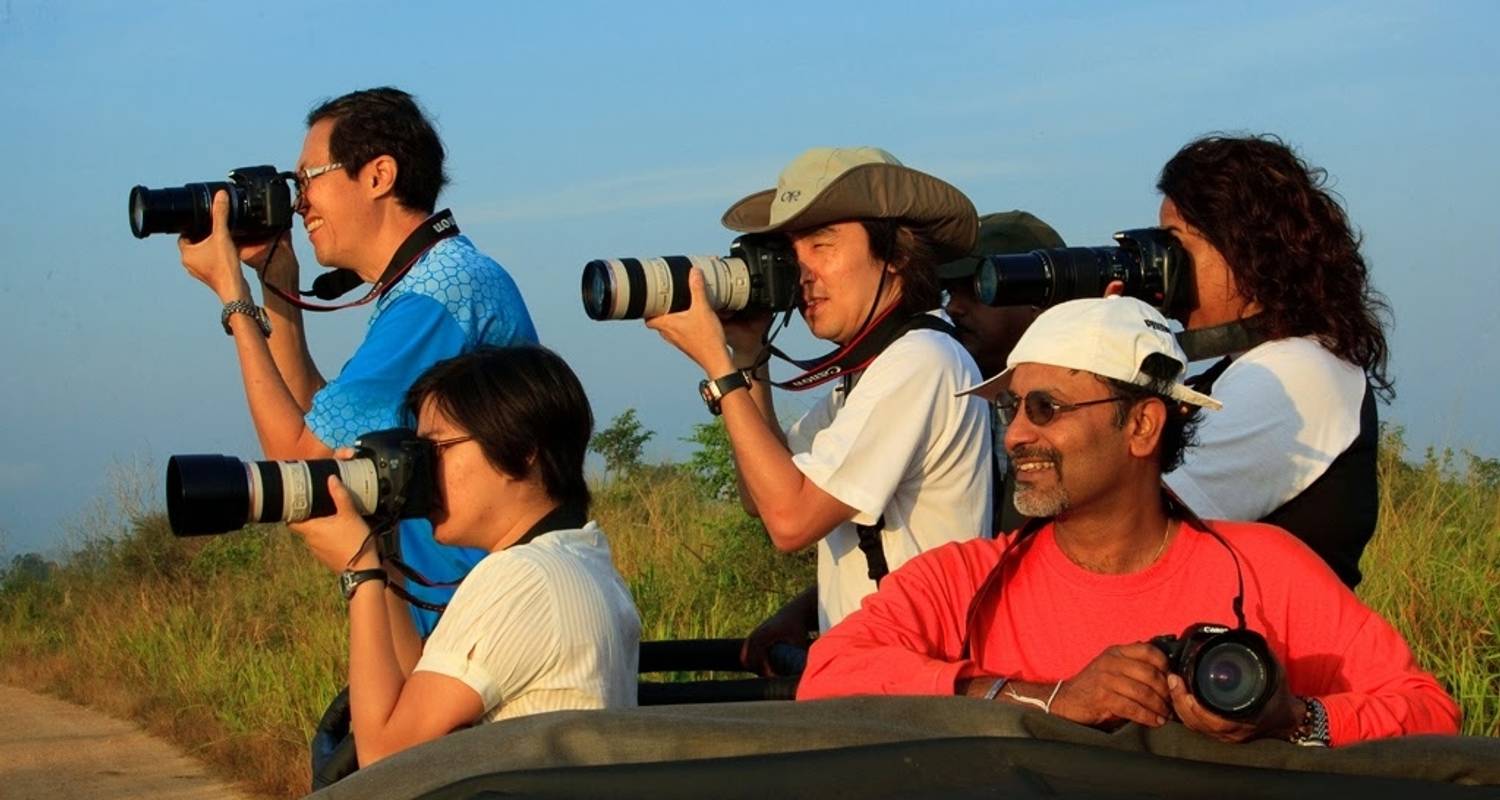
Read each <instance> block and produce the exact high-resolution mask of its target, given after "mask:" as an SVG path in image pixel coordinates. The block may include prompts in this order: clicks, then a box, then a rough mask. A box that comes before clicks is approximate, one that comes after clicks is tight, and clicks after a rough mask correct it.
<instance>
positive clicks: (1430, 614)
mask: <svg viewBox="0 0 1500 800" xmlns="http://www.w3.org/2000/svg"><path fill="white" fill-rule="evenodd" d="M713 434H714V432H713V431H710V430H707V429H700V431H699V434H698V435H699V436H700V437H701V438H702V440H701V441H699V444H700V445H722V442H721V441H710V440H711V439H713ZM1402 452H1404V449H1403V446H1402V442H1401V440H1400V432H1399V431H1392V432H1389V433H1387V435H1386V437H1385V440H1384V442H1383V448H1382V453H1383V456H1382V461H1381V473H1380V474H1381V517H1380V528H1379V530H1378V532H1377V533H1376V536H1375V539H1374V541H1373V542H1372V543H1371V544H1370V547H1369V549H1368V550H1367V551H1366V553H1365V557H1364V562H1363V564H1362V567H1363V570H1364V573H1365V576H1366V578H1365V581H1364V583H1363V584H1362V585H1361V586H1360V589H1359V594H1360V595H1361V597H1362V598H1363V599H1364V601H1365V602H1366V603H1368V604H1369V605H1371V606H1373V607H1374V608H1375V609H1376V610H1378V611H1379V612H1381V613H1382V614H1384V615H1385V616H1386V617H1387V618H1388V619H1390V620H1391V621H1392V622H1393V623H1394V624H1395V625H1396V627H1397V628H1399V629H1400V630H1401V631H1402V633H1404V634H1405V635H1406V637H1407V639H1408V641H1409V642H1410V643H1411V645H1412V647H1413V649H1414V650H1415V652H1416V655H1417V658H1418V660H1419V661H1420V662H1421V663H1422V664H1423V665H1424V666H1425V667H1426V668H1427V669H1429V670H1431V671H1432V672H1433V673H1435V674H1436V675H1437V676H1438V678H1439V679H1440V680H1441V681H1442V682H1443V683H1444V685H1446V686H1447V687H1448V689H1449V691H1451V692H1452V693H1453V694H1454V696H1455V697H1457V698H1458V700H1459V702H1460V704H1461V705H1462V706H1463V711H1464V732H1465V733H1467V734H1473V735H1486V736H1500V463H1497V462H1495V461H1493V460H1488V459H1479V458H1475V457H1473V456H1469V455H1466V454H1459V455H1457V456H1455V455H1454V454H1452V453H1448V452H1429V453H1428V454H1427V456H1426V457H1425V458H1424V459H1422V460H1421V461H1420V463H1408V462H1405V461H1402V460H1401V459H1400V458H1399V457H1398V454H1400V453H1402ZM725 469H726V462H725V460H724V458H723V454H722V450H721V449H720V450H717V451H716V450H714V449H713V447H712V446H711V447H709V448H708V449H707V450H705V451H700V452H699V454H697V455H696V456H695V457H694V459H693V460H692V461H691V462H689V463H687V464H666V465H656V466H652V465H645V466H639V465H632V466H630V467H629V468H628V469H619V470H616V471H615V473H614V477H613V479H611V480H609V481H605V482H603V483H602V484H601V485H599V486H597V487H596V489H595V507H594V516H595V517H596V518H597V519H598V520H599V521H600V524H601V525H602V526H603V527H604V529H605V531H606V532H607V533H608V535H609V537H610V541H611V546H612V548H613V552H614V557H615V562H616V564H617V566H618V567H619V569H620V572H621V573H622V574H623V575H624V576H625V577H626V580H627V581H628V582H629V584H630V587H631V589H632V591H633V592H634V595H635V598H636V603H637V605H638V607H639V609H640V612H641V618H642V626H643V638H646V639H668V638H695V637H720V636H737V635H743V634H745V633H746V632H748V631H749V630H750V629H751V628H752V627H753V626H754V625H755V623H757V622H758V621H759V620H761V619H763V618H764V617H766V616H767V615H768V614H770V613H771V612H772V611H774V610H775V609H776V608H777V607H778V606H779V604H780V603H781V601H783V600H784V599H786V598H789V597H791V596H792V595H794V594H796V593H797V592H798V591H799V590H801V589H803V588H805V587H807V586H810V585H812V582H813V574H814V565H813V560H812V557H811V554H810V553H803V554H798V555H795V556H787V555H782V554H779V553H777V552H776V551H775V550H774V549H773V548H772V547H771V546H770V544H769V542H768V540H767V538H766V536H765V534H764V532H763V531H762V530H761V528H760V526H759V524H758V523H757V522H755V521H754V520H751V519H749V518H748V517H746V516H745V515H744V513H743V512H742V511H741V510H740V509H739V507H738V504H737V503H735V502H734V501H733V500H732V499H731V498H730V497H729V496H728V493H727V492H726V491H725V489H726V473H725ZM95 516H96V517H98V519H97V520H96V521H95V523H94V524H93V525H92V528H93V529H92V530H89V531H87V533H88V537H87V540H86V541H85V542H83V543H82V545H81V546H80V547H79V549H77V550H76V551H75V552H73V553H72V554H70V555H69V556H68V557H67V558H66V559H65V560H64V561H63V563H61V564H52V563H49V562H46V561H43V560H41V559H39V558H37V557H34V556H26V557H16V558H15V559H13V560H12V562H11V564H10V565H9V567H8V568H7V569H6V570H5V572H4V573H3V577H0V680H3V681H5V682H7V683H11V684H15V685H19V686H24V687H27V688H32V689H35V690H39V691H44V692H48V693H51V694H55V695H58V696H61V697H64V698H67V699H71V700H75V701H78V702H81V703H86V704H89V705H92V706H95V707H98V708H101V709H103V710H105V711H107V712H110V713H113V714H116V715H119V716H124V717H129V718H134V719H137V720H140V721H141V722H142V723H143V724H144V725H145V726H146V727H147V728H148V729H150V730H152V731H154V732H156V733H159V734H161V735H163V736H165V737H167V738H169V739H171V740H173V741H175V742H176V743H177V744H179V745H181V746H182V747H183V748H185V749H186V750H187V751H188V752H190V753H192V754H193V755H196V756H198V757H200V758H202V759H204V760H206V761H208V762H210V763H212V764H214V765H215V766H216V767H217V768H218V769H219V771H220V772H221V773H223V774H225V775H227V776H229V777H232V778H236V779H240V780H242V781H244V782H245V783H246V784H247V785H249V786H251V787H253V788H254V789H256V790H258V791H261V792H264V793H266V794H269V795H275V796H286V797H296V796H301V795H302V794H304V793H305V791H306V789H307V786H308V782H309V779H310V778H309V775H310V773H309V766H308V751H307V742H308V737H309V735H310V733H311V730H312V728H313V726H314V724H315V722H316V720H317V718H318V716H319V715H320V714H321V713H322V710H323V708H324V706H325V705H326V703H327V702H328V700H329V699H330V698H331V697H332V695H333V694H334V692H336V691H337V690H338V688H339V687H341V686H342V685H343V683H344V678H345V665H346V651H345V643H346V639H345V637H346V634H347V629H346V623H345V616H344V604H343V601H342V599H341V598H340V597H339V594H338V590H337V588H336V586H335V580H334V579H333V577H332V576H331V575H330V573H329V572H328V571H327V570H326V569H324V568H323V567H322V566H320V565H319V564H317V563H316V562H315V561H314V560H313V559H312V558H311V557H310V556H309V555H308V554H307V553H306V552H305V551H304V549H303V547H302V546H301V544H300V543H299V542H298V541H297V540H296V538H295V537H294V536H292V535H291V534H289V533H288V532H287V531H285V530H284V529H282V528H281V527H279V526H266V527H260V528H254V529H250V530H246V531H242V532H239V533H235V534H231V535H225V536H217V537H210V538H205V539H199V540H178V539H175V538H174V537H173V536H172V534H171V532H170V531H169V530H168V529H167V524H166V519H165V517H164V515H162V514H161V513H160V512H156V511H152V510H150V508H149V507H147V506H145V505H142V504H140V502H139V497H138V496H136V497H122V498H119V502H117V503H116V504H115V507H113V508H112V509H111V513H105V514H96V515H95Z"/></svg>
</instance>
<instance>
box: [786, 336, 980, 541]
mask: <svg viewBox="0 0 1500 800" xmlns="http://www.w3.org/2000/svg"><path fill="white" fill-rule="evenodd" d="M943 335H944V334H940V333H930V332H926V331H922V332H918V333H913V334H908V335H906V336H903V337H901V339H899V340H897V341H896V342H894V343H892V344H891V346H890V347H889V348H887V351H886V353H884V354H882V357H881V358H880V359H877V360H876V361H875V362H874V363H873V364H871V365H870V367H869V369H866V370H865V371H864V374H863V375H862V376H861V377H860V379H859V382H858V383H857V384H855V386H854V389H853V390H852V391H851V392H849V396H848V399H847V400H846V401H845V403H844V406H843V408H840V409H838V411H837V414H836V415H835V416H834V417H833V419H832V420H831V421H828V422H827V424H826V426H824V427H823V428H822V429H821V430H819V431H818V432H817V433H816V435H814V436H813V437H812V440H811V442H810V443H809V445H808V446H807V447H806V449H804V450H802V451H801V452H795V451H796V449H797V448H796V447H795V445H794V455H793V456H792V463H793V464H795V465H796V466H797V468H798V469H800V470H802V473H803V474H804V475H806V476H807V478H808V480H810V481H812V482H813V483H814V484H816V485H817V486H818V488H820V489H822V490H823V491H825V492H827V493H828V494H830V495H832V496H833V497H835V498H837V499H838V500H839V501H840V502H842V503H844V504H845V505H848V506H850V507H852V508H854V509H855V512H856V513H855V515H854V517H853V521H854V522H855V524H858V525H873V524H874V523H875V521H876V520H878V519H880V515H881V513H882V512H883V511H884V509H885V507H886V504H887V503H888V502H890V499H891V496H892V495H893V494H894V493H895V492H896V487H897V486H898V485H899V484H900V483H901V480H902V478H903V476H905V475H906V473H907V471H908V469H909V467H910V465H911V463H912V461H913V459H917V458H921V457H923V456H924V455H925V453H926V451H927V443H928V440H929V438H930V436H931V433H930V431H929V428H930V426H931V425H932V417H933V409H934V408H936V407H937V405H938V400H939V398H942V399H948V396H951V395H952V393H953V391H954V389H953V384H954V383H955V381H954V380H953V378H952V376H951V375H950V374H949V373H948V372H947V371H945V370H942V369H911V368H910V366H911V364H912V362H913V360H919V361H925V360H929V359H930V360H934V361H935V360H937V359H938V358H939V355H938V354H936V353H928V352H926V351H928V350H934V349H935V348H937V347H939V346H941V345H939V344H938V343H936V342H934V341H932V337H935V336H943ZM944 393H946V395H945V394H944ZM827 405H829V406H831V405H832V401H831V400H830V401H828V403H827ZM826 412H827V409H826V408H825V407H823V406H819V407H817V408H815V409H813V410H812V411H810V412H808V414H809V416H812V415H813V414H826ZM819 421H822V420H819ZM802 424H803V423H802V422H799V423H798V425H799V426H801V425H802ZM788 442H789V443H791V442H793V439H792V437H791V436H789V437H788Z"/></svg>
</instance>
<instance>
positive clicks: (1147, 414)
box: [1126, 398, 1167, 458]
mask: <svg viewBox="0 0 1500 800" xmlns="http://www.w3.org/2000/svg"><path fill="white" fill-rule="evenodd" d="M1129 413H1130V416H1129V418H1128V419H1127V425H1126V436H1127V438H1128V439H1129V441H1130V454H1131V455H1133V456H1136V457H1137V458H1145V457H1147V456H1150V455H1151V454H1152V453H1154V452H1156V448H1157V445H1158V444H1159V443H1160V442H1161V434H1162V430H1163V429H1164V428H1165V427H1166V424H1167V406H1166V403H1163V402H1162V401H1161V400H1159V399H1157V398H1151V399H1149V400H1146V401H1144V402H1140V403H1136V404H1135V406H1134V407H1133V408H1131V409H1130V412H1129Z"/></svg>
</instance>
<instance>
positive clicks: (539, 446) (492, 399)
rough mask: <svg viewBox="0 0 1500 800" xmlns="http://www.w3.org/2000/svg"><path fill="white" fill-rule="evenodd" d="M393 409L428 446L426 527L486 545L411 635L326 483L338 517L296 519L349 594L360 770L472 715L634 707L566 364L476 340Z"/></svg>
mask: <svg viewBox="0 0 1500 800" xmlns="http://www.w3.org/2000/svg"><path fill="white" fill-rule="evenodd" d="M407 408H408V410H409V411H410V413H411V414H412V415H414V416H415V418H416V420H417V435H418V436H420V437H422V438H424V439H427V440H429V441H431V442H432V444H433V448H434V451H435V453H436V464H435V470H434V471H435V476H434V480H435V483H436V487H437V496H438V508H437V510H435V511H434V512H433V514H432V515H431V520H432V524H433V535H434V537H435V538H436V539H437V540H438V541H439V542H441V543H443V544H446V545H456V546H465V547H476V548H481V549H484V550H487V551H489V553H490V555H488V556H486V557H485V558H484V559H483V560H481V561H480V562H479V563H478V564H477V565H476V566H475V567H474V569H473V570H472V571H471V572H470V573H469V574H468V576H467V577H466V578H465V579H464V581H463V583H462V585H460V586H459V588H458V590H457V592H455V593H454V595H453V599H452V601H451V602H450V603H449V605H448V608H447V610H446V611H445V612H444V613H443V616H442V618H441V619H440V620H439V622H438V625H437V628H436V629H435V630H434V631H433V633H432V636H431V637H430V638H428V639H427V641H426V642H425V643H424V642H422V641H421V640H420V639H419V638H418V637H417V633H416V630H415V629H414V627H413V625H412V622H411V617H410V615H409V614H407V613H406V609H405V607H404V606H403V605H402V604H403V601H402V600H400V599H399V598H398V597H397V596H396V595H395V593H394V592H392V591H383V589H386V588H387V587H389V585H390V583H391V582H394V581H396V580H397V577H396V572H395V571H394V570H393V569H392V568H391V567H390V565H383V564H381V562H380V560H379V557H378V556H377V555H376V553H375V552H374V547H373V546H370V545H369V544H368V541H369V527H368V526H367V525H366V523H365V521H364V520H363V519H362V518H361V517H360V516H359V515H358V513H357V512H356V511H355V509H354V504H353V500H352V499H351V497H350V495H349V494H348V492H347V491H346V490H345V489H344V487H343V486H342V485H341V484H340V483H339V482H338V480H337V479H336V478H330V479H329V489H330V491H331V492H332V494H333V498H334V501H335V504H336V506H337V508H338V512H337V513H336V514H335V515H334V516H332V517H328V518H325V519H321V520H312V521H309V522H306V523H302V524H300V525H298V526H296V528H297V531H298V533H300V534H301V535H302V536H303V538H304V539H305V540H306V541H307V544H308V546H309V547H310V548H311V550H312V551H313V553H314V555H316V556H317V557H318V559H319V560H320V561H322V562H323V563H324V564H325V565H327V566H328V567H329V568H331V569H332V570H334V571H335V572H339V573H341V575H342V584H343V585H344V586H345V587H346V589H345V591H346V594H347V595H348V597H349V629H350V630H349V700H350V710H351V717H352V723H353V731H354V740H355V748H356V752H357V753H358V757H359V763H360V765H361V766H368V765H369V764H371V763H373V762H374V761H377V760H379V759H381V758H384V757H386V756H388V755H391V754H392V753H396V752H399V751H401V750H404V749H406V748H408V747H411V746H413V745H416V744H420V743H422V742H426V741H429V740H432V739H436V738H438V737H439V736H442V735H444V734H446V733H448V732H450V731H453V730H456V729H459V728H463V727H466V726H469V725H472V724H475V723H478V722H489V721H493V720H497V719H503V718H508V717H516V716H522V715H525V714H534V713H538V712H542V711H555V710H562V709H592V708H618V707H623V706H633V705H635V702H636V664H637V657H638V655H637V654H638V649H639V643H640V617H639V616H638V615H637V613H636V609H635V604H634V603H633V602H632V600H631V597H630V592H629V591H628V590H627V589H626V587H625V583H624V581H622V580H621V579H620V576H619V574H618V573H617V572H616V571H615V569H614V566H613V564H612V563H611V560H610V551H609V545H608V543H607V542H606V541H605V539H604V534H603V532H602V531H600V530H599V527H598V525H596V524H595V523H593V522H585V521H586V520H587V512H588V503H589V492H588V487H587V485H586V484H585V483H584V478H583V460H584V454H585V451H586V449H587V447H588V442H589V437H590V435H591V433H592V430H593V414H592V413H591V412H590V410H589V404H588V398H587V397H586V396H585V395H584V392H583V387H582V386H581V385H579V382H578V378H577V377H576V376H575V375H574V374H573V372H572V370H571V369H569V368H568V366H567V364H566V363H564V362H563V360H562V359H561V358H559V357H558V356H557V355H556V354H554V353H552V352H551V351H549V350H546V349H544V348H541V347H507V348H498V349H485V350H480V351H477V352H474V353H470V354H467V355H463V356H459V357H457V358H453V359H450V360H448V361H443V362H440V363H439V364H437V365H435V366H433V367H432V368H431V369H429V370H428V371H427V372H426V373H425V374H423V376H422V377H421V378H419V379H418V380H417V382H416V384H415V385H414V386H413V387H412V388H411V390H410V392H409V393H408V395H407ZM341 455H348V453H341ZM431 577H438V576H431Z"/></svg>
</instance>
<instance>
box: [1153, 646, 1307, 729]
mask: <svg viewBox="0 0 1500 800" xmlns="http://www.w3.org/2000/svg"><path fill="white" fill-rule="evenodd" d="M1151 644H1152V645H1154V646H1155V647H1156V648H1157V649H1158V650H1160V651H1162V653H1163V654H1165V655H1166V657H1167V662H1168V667H1167V669H1168V670H1170V671H1171V672H1173V673H1175V674H1176V675H1177V676H1178V677H1180V678H1182V681H1183V683H1184V684H1185V685H1186V686H1187V687H1188V690H1189V691H1191V692H1192V693H1193V697H1195V698H1197V700H1198V702H1199V703H1201V704H1202V705H1203V707H1204V708H1205V709H1207V710H1208V711H1210V712H1212V713H1214V714H1217V715H1219V716H1221V717H1224V718H1225V719H1237V720H1244V719H1251V718H1253V717H1254V716H1255V715H1256V714H1258V713H1260V710H1261V709H1262V708H1264V707H1265V705H1266V703H1267V702H1268V701H1269V700H1270V699H1271V696H1272V695H1274V694H1275V693H1276V687H1277V684H1278V683H1279V680H1280V675H1279V673H1278V671H1277V667H1276V659H1275V658H1273V657H1272V656H1271V648H1270V647H1269V646H1267V644H1266V640H1265V638H1264V637H1262V636H1261V635H1260V634H1258V633H1256V632H1255V631H1252V630H1249V629H1246V628H1227V627H1225V626H1223V625H1212V624H1206V623H1199V624H1197V625H1189V626H1188V628H1187V630H1184V631H1183V632H1182V634H1181V635H1180V636H1171V635H1165V636H1158V637H1156V638H1154V639H1152V640H1151Z"/></svg>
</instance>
